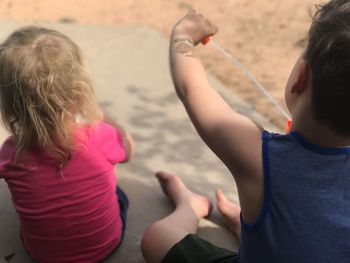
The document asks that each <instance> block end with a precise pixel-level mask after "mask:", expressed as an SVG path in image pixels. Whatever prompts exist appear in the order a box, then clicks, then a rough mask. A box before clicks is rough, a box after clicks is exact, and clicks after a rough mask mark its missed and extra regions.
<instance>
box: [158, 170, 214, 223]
mask: <svg viewBox="0 0 350 263" xmlns="http://www.w3.org/2000/svg"><path fill="white" fill-rule="evenodd" d="M156 177H157V178H158V180H159V183H160V186H161V187H162V189H163V192H164V193H165V194H166V195H167V196H168V197H169V199H170V200H171V201H172V203H173V204H174V205H175V207H177V206H179V205H183V204H185V205H190V206H191V207H192V209H193V210H194V212H195V213H196V215H197V217H198V218H203V217H207V216H209V214H210V212H211V210H212V208H213V205H212V203H211V202H210V201H209V199H208V198H207V197H205V196H203V195H198V194H195V193H193V192H192V191H190V190H189V189H188V188H187V187H186V186H185V185H184V183H183V182H182V180H181V178H180V177H178V176H176V175H174V174H169V173H165V172H157V173H156Z"/></svg>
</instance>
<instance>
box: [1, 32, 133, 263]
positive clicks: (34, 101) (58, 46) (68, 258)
mask: <svg viewBox="0 0 350 263" xmlns="http://www.w3.org/2000/svg"><path fill="white" fill-rule="evenodd" d="M0 111H1V115H2V120H3V123H4V125H5V127H6V128H7V130H8V131H9V132H10V133H11V136H10V137H9V138H8V139H7V140H6V141H5V142H4V144H3V146H2V148H1V149H0V178H4V179H5V180H6V182H7V184H8V187H9V189H10V191H11V194H12V199H13V203H14V206H15V208H16V210H17V213H18V215H19V218H20V228H21V229H20V232H21V239H22V241H23V244H24V246H25V248H26V250H27V252H28V253H29V254H30V256H31V257H33V258H34V259H35V260H36V261H38V262H97V261H100V260H102V259H103V258H105V257H106V256H108V255H109V254H110V253H112V252H113V251H114V250H115V249H116V248H117V247H118V246H119V245H120V243H121V241H122V237H123V231H124V227H125V216H126V209H127V206H128V201H127V198H126V196H125V194H124V193H123V192H122V191H121V190H120V189H119V188H117V190H116V178H115V175H114V165H115V164H116V163H120V162H126V161H128V160H129V159H130V157H131V156H132V152H133V141H132V139H131V137H130V136H129V135H128V133H126V132H125V131H124V130H123V129H122V128H121V127H119V126H118V125H117V124H116V123H113V122H111V121H110V119H108V118H106V117H105V116H104V114H103V113H102V111H101V110H100V109H99V107H98V106H97V103H96V100H95V96H94V92H93V84H92V81H91V79H90V77H89V75H88V74H87V71H86V69H85V67H84V61H83V57H82V55H81V52H80V49H79V48H78V46H77V45H76V44H75V43H74V42H73V41H72V40H71V39H69V38H68V37H67V36H65V35H63V34H62V33H60V32H57V31H55V30H50V29H46V28H39V27H25V28H21V29H19V30H17V31H15V32H14V33H12V34H11V35H10V36H9V37H8V38H7V39H6V40H5V42H4V43H2V44H1V46H0ZM106 122H107V123H108V124H107V123H106ZM116 193H117V194H116Z"/></svg>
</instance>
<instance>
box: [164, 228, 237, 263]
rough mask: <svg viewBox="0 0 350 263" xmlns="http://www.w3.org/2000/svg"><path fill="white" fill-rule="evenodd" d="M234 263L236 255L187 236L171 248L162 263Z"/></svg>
mask: <svg viewBox="0 0 350 263" xmlns="http://www.w3.org/2000/svg"><path fill="white" fill-rule="evenodd" d="M179 262H181V263H236V262H238V254H237V253H235V252H233V251H229V250H227V249H224V248H219V247H217V246H215V245H213V244H212V243H209V242H208V241H206V240H204V239H202V238H200V237H198V236H197V235H192V234H189V235H187V236H185V237H184V239H182V240H181V241H180V242H179V243H177V244H176V245H175V246H173V247H172V248H171V249H170V250H169V252H168V254H167V255H166V256H165V258H164V259H163V261H162V263H179Z"/></svg>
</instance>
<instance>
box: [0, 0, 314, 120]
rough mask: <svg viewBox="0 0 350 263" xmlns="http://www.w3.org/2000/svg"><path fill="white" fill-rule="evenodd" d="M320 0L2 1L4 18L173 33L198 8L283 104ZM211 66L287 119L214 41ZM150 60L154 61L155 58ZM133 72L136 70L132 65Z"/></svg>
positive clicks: (207, 52)
mask: <svg viewBox="0 0 350 263" xmlns="http://www.w3.org/2000/svg"><path fill="white" fill-rule="evenodd" d="M316 3H319V1H316V0H268V1H266V0H253V1H249V0H216V1H213V0H197V1H195V0H187V1H181V0H99V1H97V0H65V1H54V0H0V19H3V20H20V21H28V22H32V21H55V22H57V21H61V22H65V23H84V24H97V25H112V26H113V25H120V24H123V25H125V24H127V25H147V26H151V27H152V28H155V29H156V30H158V31H160V32H161V33H162V34H163V35H164V36H165V37H169V35H170V32H171V29H172V26H173V25H174V24H175V23H176V21H177V20H178V19H179V18H180V17H182V16H183V15H184V14H185V13H186V12H187V10H188V9H190V8H195V9H196V10H198V11H200V12H202V13H203V14H205V15H206V16H208V17H209V18H210V19H211V20H212V21H213V22H214V23H216V24H217V25H218V26H219V28H220V32H219V34H218V35H217V36H216V37H215V39H216V41H217V42H218V43H219V44H220V45H222V46H223V47H224V48H225V49H226V50H227V51H228V52H230V53H231V54H232V55H233V56H234V57H235V58H237V59H239V60H240V61H241V62H242V63H243V64H244V65H245V66H246V67H248V68H249V69H250V70H251V71H252V72H253V74H254V75H255V76H256V78H257V79H258V80H259V81H260V82H261V83H262V85H263V86H265V87H266V88H267V89H268V91H269V92H270V93H271V95H272V96H273V97H275V98H276V99H277V101H278V102H279V103H280V104H282V105H283V107H284V87H285V83H286V81H287V79H288V76H289V72H290V70H291V68H292V67H293V65H294V62H295V60H296V59H297V57H298V56H299V54H300V53H301V52H302V50H303V48H304V46H305V39H306V35H307V30H308V27H309V25H310V22H311V16H310V14H311V13H312V12H313V10H314V6H315V4H316ZM199 54H200V56H201V57H202V59H203V62H204V64H205V66H206V68H207V69H208V70H209V71H210V72H211V73H213V74H214V75H216V76H217V77H218V78H219V79H220V80H221V81H222V82H223V83H224V84H225V85H226V86H227V87H228V88H229V89H231V90H233V91H235V92H236V93H238V94H239V95H240V96H241V97H242V98H243V99H244V100H246V101H247V102H249V103H250V104H252V105H254V106H255V107H256V108H257V109H258V111H259V112H261V113H262V114H264V115H265V116H268V118H269V119H270V120H271V121H273V123H275V124H277V125H279V126H283V125H284V123H285V119H284V118H283V116H282V115H281V114H280V113H279V112H278V111H277V110H276V108H275V107H274V106H272V105H271V103H270V102H269V101H268V100H267V99H266V98H265V97H263V96H262V95H261V93H260V92H259V91H257V90H256V89H255V87H254V86H253V85H251V83H250V82H249V81H248V80H247V79H246V78H245V77H244V76H243V75H242V74H241V73H240V72H239V71H237V70H236V69H235V68H234V67H233V66H232V65H231V64H230V63H229V62H228V61H227V60H226V59H225V57H224V56H223V55H222V54H221V53H219V52H218V51H217V50H216V49H215V48H213V47H212V46H211V45H208V46H206V47H204V48H203V47H201V48H199ZM150 63H151V62H150ZM130 70H132V69H130Z"/></svg>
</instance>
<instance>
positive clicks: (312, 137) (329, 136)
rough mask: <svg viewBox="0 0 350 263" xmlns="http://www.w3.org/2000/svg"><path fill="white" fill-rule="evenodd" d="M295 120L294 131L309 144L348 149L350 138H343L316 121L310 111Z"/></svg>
mask: <svg viewBox="0 0 350 263" xmlns="http://www.w3.org/2000/svg"><path fill="white" fill-rule="evenodd" d="M298 116H302V117H299V118H298V117H295V118H293V124H292V130H295V131H297V132H299V133H300V134H301V135H302V136H303V137H304V138H305V139H306V140H307V141H308V142H310V143H312V144H316V145H319V146H323V147H348V146H350V136H342V135H339V134H338V133H336V132H334V131H333V130H331V129H330V128H328V127H327V126H325V125H323V124H321V123H319V122H318V121H316V120H315V119H314V118H313V116H312V115H311V113H310V111H308V112H304V113H303V114H298Z"/></svg>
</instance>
